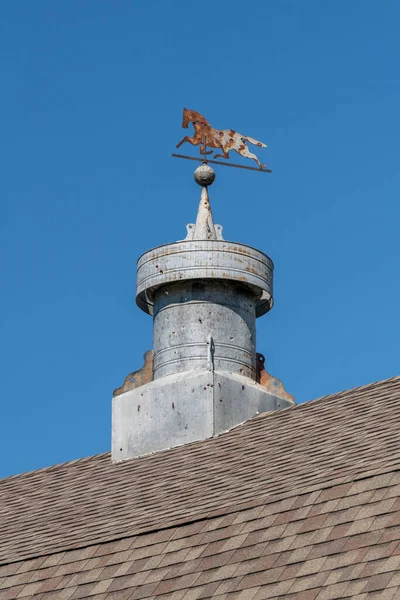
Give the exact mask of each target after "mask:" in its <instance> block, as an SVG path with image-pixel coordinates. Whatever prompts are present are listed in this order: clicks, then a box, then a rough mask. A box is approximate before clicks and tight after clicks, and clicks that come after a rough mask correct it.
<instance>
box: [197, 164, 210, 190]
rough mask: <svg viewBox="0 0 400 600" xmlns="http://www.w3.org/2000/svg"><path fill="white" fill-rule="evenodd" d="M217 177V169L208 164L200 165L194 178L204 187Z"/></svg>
mask: <svg viewBox="0 0 400 600" xmlns="http://www.w3.org/2000/svg"><path fill="white" fill-rule="evenodd" d="M214 179H215V171H214V170H213V169H212V168H211V167H209V166H208V165H206V164H203V165H200V166H199V167H197V169H196V170H195V172H194V180H195V182H196V183H198V184H199V185H201V186H202V187H208V186H209V185H211V184H212V183H213V181H214Z"/></svg>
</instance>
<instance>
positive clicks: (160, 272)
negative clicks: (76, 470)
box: [112, 164, 293, 461]
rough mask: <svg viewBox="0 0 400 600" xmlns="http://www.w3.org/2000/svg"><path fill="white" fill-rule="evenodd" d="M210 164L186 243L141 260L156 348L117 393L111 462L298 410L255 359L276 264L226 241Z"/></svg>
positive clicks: (141, 288) (141, 291) (203, 169)
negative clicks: (217, 218) (213, 201)
mask: <svg viewBox="0 0 400 600" xmlns="http://www.w3.org/2000/svg"><path fill="white" fill-rule="evenodd" d="M214 178H215V173H214V171H213V170H212V169H211V168H210V167H209V166H208V165H206V164H203V165H202V166H200V167H198V168H197V169H196V171H195V180H196V182H197V183H198V184H199V185H200V186H201V187H202V191H201V198H200V204H199V209H198V213H197V219H196V223H195V224H189V225H187V236H186V238H185V239H184V240H183V241H179V242H175V243H171V244H166V245H164V246H159V247H157V248H153V249H152V250H149V251H148V252H146V253H145V254H143V255H142V256H141V257H140V258H139V260H138V267H137V295H136V302H137V304H138V306H139V307H140V308H141V309H142V310H143V311H144V312H146V313H148V314H150V315H152V316H153V351H152V352H147V353H146V355H145V358H146V362H145V365H144V367H143V368H142V369H141V370H140V371H138V372H136V373H131V374H130V375H128V377H127V378H126V379H125V383H124V385H123V386H122V387H121V388H119V389H117V390H115V392H114V397H113V426H112V459H113V460H114V461H119V460H125V459H128V458H133V457H136V456H140V455H143V454H148V453H151V452H156V451H159V450H163V449H166V448H171V447H174V446H178V445H182V444H186V443H189V442H193V441H195V440H201V439H205V438H209V437H212V436H215V435H218V434H220V433H222V432H224V431H227V430H229V429H231V428H233V427H235V426H236V425H238V424H240V423H243V422H244V421H246V420H248V419H250V418H252V417H254V416H255V415H257V414H259V413H260V412H265V411H271V410H277V409H279V408H285V407H288V406H291V405H292V404H293V398H292V397H291V396H290V395H289V394H287V393H286V392H285V390H284V388H283V386H282V384H281V383H280V381H279V380H277V379H275V378H273V377H271V376H270V375H268V374H267V373H266V371H265V370H264V357H263V356H262V355H260V354H257V353H256V318H257V317H260V316H262V315H264V314H265V313H266V312H267V311H269V310H270V309H271V308H272V305H273V296H272V278H273V263H272V261H271V259H270V258H269V257H268V256H267V255H266V254H264V253H263V252H260V251H259V250H256V249H254V248H251V247H250V246H246V245H244V244H238V243H233V242H228V241H226V240H224V239H223V237H222V227H221V226H220V225H215V224H214V220H213V217H212V211H211V206H210V201H209V196H208V188H209V186H210V185H211V184H212V183H213V181H214Z"/></svg>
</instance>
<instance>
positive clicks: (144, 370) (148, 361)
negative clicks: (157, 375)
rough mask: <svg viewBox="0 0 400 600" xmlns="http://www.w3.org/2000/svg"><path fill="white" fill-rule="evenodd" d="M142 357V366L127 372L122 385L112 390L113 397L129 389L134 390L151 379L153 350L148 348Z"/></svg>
mask: <svg viewBox="0 0 400 600" xmlns="http://www.w3.org/2000/svg"><path fill="white" fill-rule="evenodd" d="M143 358H144V365H143V367H141V368H140V369H139V370H138V371H133V372H132V373H129V375H127V376H126V377H125V380H124V383H123V385H121V387H119V388H117V389H116V390H114V393H113V396H114V397H115V396H119V395H120V394H125V392H129V391H130V390H134V389H135V388H137V387H140V386H141V385H145V384H146V383H150V381H153V351H152V350H148V351H147V352H145V353H144V355H143Z"/></svg>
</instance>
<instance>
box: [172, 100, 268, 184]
mask: <svg viewBox="0 0 400 600" xmlns="http://www.w3.org/2000/svg"><path fill="white" fill-rule="evenodd" d="M189 123H192V125H193V127H194V135H193V136H189V135H185V137H184V138H183V139H182V140H181V141H180V142H179V144H177V145H176V147H177V148H179V147H180V146H182V144H184V143H185V142H189V143H190V144H192V145H193V146H198V145H200V154H202V155H203V158H197V157H194V156H184V155H183V154H173V155H172V156H174V157H175V158H187V159H189V160H198V161H200V162H203V163H207V162H210V163H213V164H215V165H223V166H225V167H236V168H239V169H250V170H251V171H263V172H264V173H272V171H271V170H270V169H267V167H266V165H263V164H262V163H261V162H260V161H259V160H258V158H257V156H256V155H255V154H253V153H252V152H250V150H249V147H248V145H247V143H246V142H250V144H253V145H254V146H258V147H259V148H266V147H267V146H266V144H263V143H262V142H259V141H258V140H255V139H254V138H251V137H249V136H247V135H242V134H240V133H237V132H236V131H233V129H214V127H211V125H210V123H209V122H208V121H207V119H205V118H204V117H203V115H201V114H200V113H198V112H196V111H195V110H188V109H187V108H184V109H183V121H182V127H183V128H185V129H187V128H188V126H189ZM207 148H216V149H218V150H220V151H221V150H222V154H221V153H217V154H214V157H213V158H230V156H229V152H230V151H231V150H235V152H237V153H238V154H240V155H241V156H244V157H245V158H252V159H253V160H255V161H256V163H257V164H258V168H257V167H247V166H245V165H234V164H229V163H224V162H221V161H219V160H208V159H207V154H212V153H213V152H214V151H213V150H207Z"/></svg>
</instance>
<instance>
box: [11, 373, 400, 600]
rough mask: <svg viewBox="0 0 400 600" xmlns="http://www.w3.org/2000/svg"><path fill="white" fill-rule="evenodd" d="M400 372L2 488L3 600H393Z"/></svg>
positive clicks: (397, 579)
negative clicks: (176, 442)
mask: <svg viewBox="0 0 400 600" xmlns="http://www.w3.org/2000/svg"><path fill="white" fill-rule="evenodd" d="M399 432H400V377H397V378H393V379H389V380H387V381H383V382H378V383H375V384H371V385H368V386H363V387H361V388H356V389H354V390H350V391H347V392H341V393H339V394H335V395H332V396H328V397H325V398H321V399H319V400H315V401H313V402H309V403H306V404H303V405H300V406H297V407H293V408H288V409H285V410H282V411H279V412H276V413H267V414H263V415H260V416H259V417H257V418H255V419H253V420H251V421H249V422H247V423H245V424H244V425H242V426H240V427H237V428H236V429H234V430H232V431H230V432H228V433H226V434H223V435H221V436H219V437H217V438H213V439H210V440H205V441H202V442H196V443H193V444H190V445H187V446H182V447H180V448H175V449H171V450H168V451H165V452H160V453H158V454H154V455H150V456H146V457H142V458H139V459H133V460H130V461H127V462H126V463H120V464H112V463H111V461H110V457H109V455H108V454H106V455H100V456H95V457H91V458H86V459H82V460H79V461H75V462H72V463H67V464H64V465H58V466H55V467H51V468H48V469H43V470H40V471H36V472H33V473H27V474H23V475H19V476H16V477H10V478H8V479H5V480H3V481H1V482H0V497H1V500H2V502H1V507H0V523H1V535H0V565H1V566H0V600H11V599H13V598H17V597H18V598H30V597H33V598H35V599H36V600H68V599H69V598H71V599H74V598H93V600H117V599H118V600H128V598H129V600H134V599H135V598H137V599H142V598H143V599H144V598H148V599H150V598H152V599H155V598H157V600H196V599H200V598H213V599H214V598H215V599H218V600H225V599H226V600H235V599H239V598H240V599H241V600H244V599H245V600H262V599H269V600H272V599H274V600H275V599H276V600H277V599H278V598H279V599H281V600H283V599H285V600H288V599H289V600H329V599H339V598H340V599H342V598H354V599H356V600H367V599H368V600H370V599H371V600H372V598H374V599H378V598H381V599H382V600H392V599H396V598H400V587H399V586H400V575H399V573H400V569H399V567H400V542H399V540H400V499H399V496H400V493H399V492H400V433H399Z"/></svg>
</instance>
